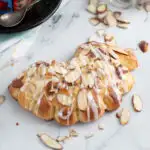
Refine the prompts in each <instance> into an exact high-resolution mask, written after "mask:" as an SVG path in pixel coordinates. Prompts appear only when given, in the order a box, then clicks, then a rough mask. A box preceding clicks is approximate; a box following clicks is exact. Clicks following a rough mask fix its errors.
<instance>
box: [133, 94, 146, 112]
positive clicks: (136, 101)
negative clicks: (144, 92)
mask: <svg viewBox="0 0 150 150" xmlns="http://www.w3.org/2000/svg"><path fill="white" fill-rule="evenodd" d="M132 104H133V108H134V110H135V111H136V112H140V111H142V108H143V104H142V101H141V98H140V96H138V95H136V94H134V95H133V96H132Z"/></svg>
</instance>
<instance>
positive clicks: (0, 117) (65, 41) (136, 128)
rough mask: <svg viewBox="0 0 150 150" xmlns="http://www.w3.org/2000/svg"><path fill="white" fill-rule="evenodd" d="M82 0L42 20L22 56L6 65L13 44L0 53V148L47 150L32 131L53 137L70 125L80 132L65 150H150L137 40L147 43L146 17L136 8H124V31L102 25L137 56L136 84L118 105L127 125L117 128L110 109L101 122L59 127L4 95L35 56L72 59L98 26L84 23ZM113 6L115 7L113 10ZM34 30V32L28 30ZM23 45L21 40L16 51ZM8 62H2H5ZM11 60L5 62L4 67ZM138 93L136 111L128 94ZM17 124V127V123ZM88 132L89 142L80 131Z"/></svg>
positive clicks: (145, 71)
mask: <svg viewBox="0 0 150 150" xmlns="http://www.w3.org/2000/svg"><path fill="white" fill-rule="evenodd" d="M86 5H87V1H86V0H82V1H81V0H72V1H70V2H69V3H67V5H66V6H64V7H63V8H62V9H61V10H60V11H58V12H57V13H56V14H55V15H54V16H53V17H52V18H51V19H49V20H48V21H47V22H46V23H44V24H43V25H42V26H41V28H40V29H39V31H38V33H37V38H36V40H35V41H34V42H33V44H32V45H30V47H28V48H29V50H28V51H27V53H25V57H21V58H19V59H18V60H17V61H15V62H13V64H11V63H7V62H10V59H12V54H13V53H14V51H15V47H12V48H10V49H8V50H6V51H5V52H4V53H3V54H2V55H0V65H3V64H4V66H3V67H1V70H0V94H4V95H5V96H6V101H5V103H4V104H2V105H1V106H0V150H10V149H13V150H31V149H32V150H35V149H36V150H46V149H47V148H46V147H45V146H44V145H43V144H41V142H40V141H39V140H38V139H37V137H36V134H37V133H39V132H46V133H48V134H49V135H51V136H52V137H57V136H59V135H62V136H63V135H67V134H68V129H69V128H74V129H75V130H77V131H78V132H79V133H80V135H79V137H77V138H73V139H71V140H68V141H66V142H65V143H64V144H63V147H64V149H65V150H76V149H79V150H150V142H149V132H150V117H149V114H150V95H149V89H150V79H149V76H150V69H149V64H150V53H149V52H148V53H146V54H143V53H142V52H140V51H139V50H138V49H137V43H138V42H139V41H140V40H147V41H150V36H149V33H150V19H147V20H146V21H145V18H146V13H145V12H141V11H138V10H136V9H133V8H132V9H128V10H123V11H124V16H125V17H126V18H128V19H129V20H131V25H130V26H129V29H127V30H123V29H118V28H109V29H106V32H108V33H112V34H114V35H115V37H116V40H117V43H118V44H119V45H120V46H121V47H131V48H134V49H135V53H136V55H137V57H138V60H139V68H138V69H137V70H136V71H134V72H133V75H134V76H135V80H136V83H135V86H134V88H133V89H132V91H131V92H130V93H129V94H127V95H126V96H125V97H124V99H123V103H122V105H121V107H125V108H129V109H130V112H131V119H130V122H129V123H128V125H126V126H121V125H120V124H119V122H118V120H117V119H116V117H115V113H116V112H113V113H106V115H104V116H103V117H102V118H101V119H100V120H98V121H96V122H93V123H89V124H81V123H78V124H77V125H74V126H72V127H63V126H60V125H58V124H57V123H56V122H55V121H51V122H45V121H43V120H40V119H38V118H36V117H35V116H33V115H32V114H30V113H29V112H26V111H25V110H23V109H22V108H21V107H20V106H19V105H18V104H17V103H16V102H15V101H14V100H12V98H11V97H10V96H9V94H8V91H7V87H8V85H9V83H10V82H11V80H12V79H13V78H15V76H16V75H17V74H18V73H20V72H21V71H22V70H23V69H24V68H26V67H27V66H28V65H29V64H32V63H33V62H35V61H36V60H50V59H56V60H58V61H65V60H67V59H69V58H71V57H72V55H73V53H74V52H75V48H76V47H77V46H78V45H79V44H80V43H83V42H85V41H87V39H88V37H89V36H91V35H92V34H94V32H95V31H96V30H97V28H101V27H93V26H91V25H90V24H89V23H88V18H89V17H90V16H91V15H90V14H89V13H88V12H87V11H86V10H85V8H86ZM112 9H114V10H115V8H112ZM33 34H34V33H33ZM16 46H17V45H16ZM27 46H28V45H27V43H26V44H23V45H22V48H21V46H20V52H21V49H24V48H26V47H27ZM5 64H7V65H5ZM9 64H10V65H9ZM133 93H137V94H138V95H140V96H141V98H142V101H143V107H144V108H143V111H142V112H141V113H135V112H134V111H133V108H132V105H131V96H132V94H133ZM16 122H18V123H19V126H16ZM98 123H101V124H104V128H105V129H104V130H103V131H99V130H98V128H97V125H98ZM89 132H93V133H94V136H93V137H92V138H90V139H88V140H86V139H85V138H84V135H86V134H88V133H89Z"/></svg>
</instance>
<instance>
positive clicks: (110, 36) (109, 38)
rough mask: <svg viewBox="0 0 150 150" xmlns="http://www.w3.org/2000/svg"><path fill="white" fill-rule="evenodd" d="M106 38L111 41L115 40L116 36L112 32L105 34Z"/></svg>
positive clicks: (106, 40)
mask: <svg viewBox="0 0 150 150" xmlns="http://www.w3.org/2000/svg"><path fill="white" fill-rule="evenodd" d="M104 40H105V42H111V41H112V40H114V36H113V35H110V34H105V35H104Z"/></svg>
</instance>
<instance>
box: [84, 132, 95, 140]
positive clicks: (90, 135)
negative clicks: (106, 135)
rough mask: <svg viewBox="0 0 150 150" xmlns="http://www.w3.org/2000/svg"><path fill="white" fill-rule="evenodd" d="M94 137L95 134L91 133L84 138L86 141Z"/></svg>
mask: <svg viewBox="0 0 150 150" xmlns="http://www.w3.org/2000/svg"><path fill="white" fill-rule="evenodd" d="M93 136H94V133H92V132H91V133H88V134H86V135H85V136H84V137H85V139H89V138H91V137H93Z"/></svg>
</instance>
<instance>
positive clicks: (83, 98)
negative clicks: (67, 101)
mask: <svg viewBox="0 0 150 150" xmlns="http://www.w3.org/2000/svg"><path fill="white" fill-rule="evenodd" d="M87 106H88V103H87V91H86V89H82V90H81V91H80V92H79V94H78V108H79V109H80V110H82V111H85V110H86V109H87Z"/></svg>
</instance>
